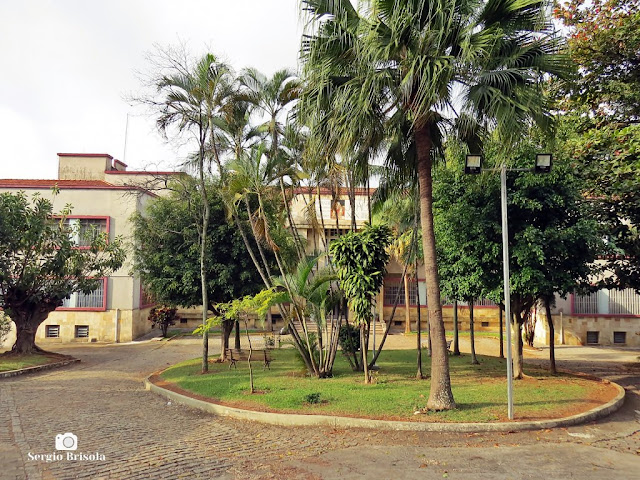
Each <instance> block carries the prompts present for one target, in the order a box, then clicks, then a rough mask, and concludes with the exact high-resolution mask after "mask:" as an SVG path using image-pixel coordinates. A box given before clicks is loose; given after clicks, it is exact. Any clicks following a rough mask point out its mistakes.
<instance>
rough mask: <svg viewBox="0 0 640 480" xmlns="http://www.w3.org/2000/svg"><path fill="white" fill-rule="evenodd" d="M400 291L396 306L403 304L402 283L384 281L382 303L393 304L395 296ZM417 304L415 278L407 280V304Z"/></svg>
mask: <svg viewBox="0 0 640 480" xmlns="http://www.w3.org/2000/svg"><path fill="white" fill-rule="evenodd" d="M398 291H400V298H399V299H398V306H400V307H402V306H404V283H395V282H388V283H387V282H385V283H384V304H385V305H394V304H395V301H396V296H397V295H398ZM417 304H418V288H417V285H416V282H415V280H411V281H410V282H409V305H417Z"/></svg>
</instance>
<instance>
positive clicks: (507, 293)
mask: <svg viewBox="0 0 640 480" xmlns="http://www.w3.org/2000/svg"><path fill="white" fill-rule="evenodd" d="M551 160H552V155H551V154H550V153H539V154H537V155H536V164H535V167H534V168H507V166H506V164H504V163H503V164H502V165H501V166H500V168H485V169H483V168H482V155H477V154H472V155H467V157H466V161H465V166H464V173H468V174H474V175H477V174H480V173H481V172H482V171H487V172H497V171H499V172H500V210H501V216H502V280H503V288H504V316H505V320H506V324H507V414H508V417H509V420H513V363H512V355H511V289H510V286H509V219H508V216H507V172H531V171H534V172H536V173H549V172H550V171H551Z"/></svg>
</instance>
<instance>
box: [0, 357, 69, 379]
mask: <svg viewBox="0 0 640 480" xmlns="http://www.w3.org/2000/svg"><path fill="white" fill-rule="evenodd" d="M79 362H80V359H79V358H71V359H69V360H63V361H61V362H55V363H47V364H46V365H36V366H35V367H26V368H21V369H19V370H8V371H6V372H0V379H2V378H11V377H17V376H18V375H27V374H30V373H37V372H42V371H44V370H51V369H53V368H60V367H66V366H67V365H71V364H73V363H79Z"/></svg>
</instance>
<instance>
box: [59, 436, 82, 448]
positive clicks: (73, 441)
mask: <svg viewBox="0 0 640 480" xmlns="http://www.w3.org/2000/svg"><path fill="white" fill-rule="evenodd" d="M77 449H78V437H77V436H75V435H74V434H73V433H71V432H67V433H59V434H58V435H56V450H77Z"/></svg>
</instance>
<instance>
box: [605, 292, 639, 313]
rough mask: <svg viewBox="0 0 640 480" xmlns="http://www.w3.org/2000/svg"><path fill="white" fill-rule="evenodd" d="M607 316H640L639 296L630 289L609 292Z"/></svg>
mask: <svg viewBox="0 0 640 480" xmlns="http://www.w3.org/2000/svg"><path fill="white" fill-rule="evenodd" d="M609 314H611V315H640V295H638V294H637V293H636V292H635V290H633V289H632V288H627V289H625V290H609Z"/></svg>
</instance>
